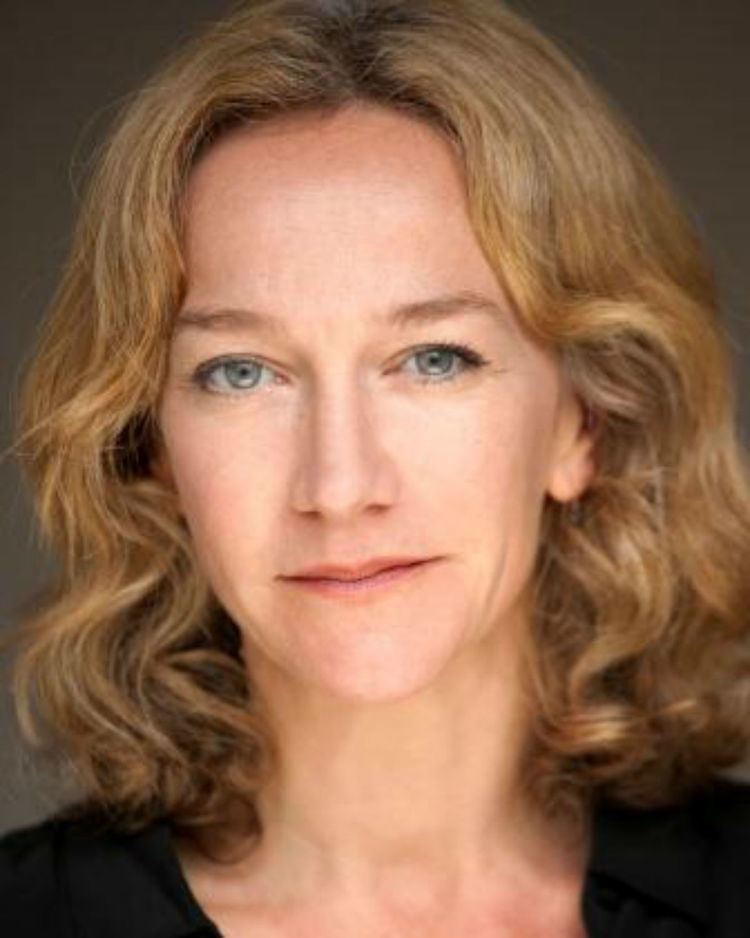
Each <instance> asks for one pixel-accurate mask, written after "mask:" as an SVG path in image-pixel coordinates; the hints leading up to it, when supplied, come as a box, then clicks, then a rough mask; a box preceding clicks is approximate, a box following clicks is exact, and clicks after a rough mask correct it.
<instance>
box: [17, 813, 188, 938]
mask: <svg viewBox="0 0 750 938" xmlns="http://www.w3.org/2000/svg"><path fill="white" fill-rule="evenodd" d="M115 899H116V902H115V901H114V900H115ZM204 925H205V920H204V919H203V918H202V916H201V914H200V910H199V909H198V908H197V906H196V905H195V902H194V900H193V899H192V896H191V895H190V894H189V891H188V889H187V886H186V884H185V881H184V879H183V878H182V876H181V875H180V870H179V867H178V864H177V861H176V859H175V857H174V853H173V852H172V849H171V839H170V833H169V830H168V827H167V825H166V824H165V823H164V822H161V821H158V822H154V823H153V824H151V825H149V826H147V827H145V828H142V829H141V830H139V831H135V832H121V831H117V830H114V829H112V828H110V827H107V826H106V825H105V824H103V823H102V821H101V819H98V818H87V819H79V820H75V821H74V820H69V819H63V818H61V817H57V816H55V817H50V818H47V819H45V820H43V821H41V822H40V823H37V824H34V825H30V826H27V827H23V828H18V829H16V830H12V831H10V832H8V833H6V834H5V835H3V836H2V837H0V935H6V934H7V935H24V936H28V938H36V936H37V935H38V936H42V935H43V936H44V938H78V936H83V935H86V936H89V935H106V936H107V938H121V936H122V938H125V936H127V938H140V936H141V935H151V934H154V933H157V932H158V933H159V934H163V935H164V936H166V938H171V936H172V935H174V936H175V938H177V936H181V935H183V934H186V933H187V931H188V930H190V929H195V928H196V927H202V926H204Z"/></svg>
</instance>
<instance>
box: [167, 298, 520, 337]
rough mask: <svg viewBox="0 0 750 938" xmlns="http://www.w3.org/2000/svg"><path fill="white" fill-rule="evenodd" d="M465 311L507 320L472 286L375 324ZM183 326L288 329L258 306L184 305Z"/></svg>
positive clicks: (179, 326) (401, 308) (405, 323)
mask: <svg viewBox="0 0 750 938" xmlns="http://www.w3.org/2000/svg"><path fill="white" fill-rule="evenodd" d="M467 313H480V314H483V315H485V316H490V317H492V318H493V319H495V320H497V321H498V323H499V324H500V325H507V324H508V322H507V319H508V310H506V309H504V308H503V307H502V306H501V305H500V304H499V303H497V302H496V301H494V300H491V299H489V297H486V296H483V295H482V294H481V293H477V292H476V291H474V290H461V291H459V292H458V293H450V294H445V295H443V296H435V297H431V298H430V299H427V300H414V301H412V302H409V303H402V304H400V305H398V306H396V307H394V308H393V309H391V310H389V311H388V313H386V314H385V315H384V316H380V317H377V318H376V319H375V324H376V325H378V324H382V325H385V326H395V327H396V328H398V329H405V328H407V327H409V326H412V325H422V324H425V323H428V324H429V323H436V322H443V321H445V320H447V319H451V318H453V317H456V316H459V315H466V314H467ZM186 329H198V330H201V331H208V332H214V331H223V330H226V331H232V330H239V329H242V330H245V331H255V332H265V333H267V334H269V335H274V336H286V337H288V336H289V329H288V328H287V326H286V324H285V323H284V322H282V321H281V320H280V319H279V318H278V317H276V316H269V315H268V314H267V313H263V312H260V311H259V310H254V309H247V308H235V307H228V308H225V307H217V308H214V307H204V308H199V309H183V310H181V311H180V312H179V313H178V316H177V320H176V322H175V326H174V331H175V333H178V332H182V331H183V330H186Z"/></svg>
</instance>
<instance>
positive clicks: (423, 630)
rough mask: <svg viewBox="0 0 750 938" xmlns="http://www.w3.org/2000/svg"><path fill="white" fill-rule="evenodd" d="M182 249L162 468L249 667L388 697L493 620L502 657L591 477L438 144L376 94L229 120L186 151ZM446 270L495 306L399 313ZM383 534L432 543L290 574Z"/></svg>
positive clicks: (375, 551)
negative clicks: (193, 160) (331, 585)
mask: <svg viewBox="0 0 750 938" xmlns="http://www.w3.org/2000/svg"><path fill="white" fill-rule="evenodd" d="M186 261H187V293H186V297H185V301H184V304H183V306H182V308H181V311H180V315H179V316H178V320H177V325H176V329H175V333H174V338H173V342H172V346H171V350H170V367H169V375H168V379H167V383H166V385H165V389H164V394H163V398H162V401H161V405H160V420H161V425H162V430H163V435H164V441H165V447H166V449H165V452H164V454H163V457H162V459H161V461H160V462H159V463H158V464H157V465H156V466H155V471H156V472H157V474H159V475H160V477H161V478H162V479H164V480H165V481H166V482H168V483H169V484H172V485H174V487H175V490H176V492H177V495H178V498H179V502H180V506H181V511H182V513H183V515H184V518H185V520H186V522H187V525H188V527H189V529H190V532H191V535H192V538H193V542H194V547H195V551H196V555H197V557H198V560H199V563H200V564H201V566H202V568H203V570H204V571H205V573H206V575H207V577H208V579H209V581H210V583H211V586H212V588H213V590H214V592H215V593H216V595H217V597H218V599H219V601H220V602H221V603H222V605H223V606H224V607H225V608H226V610H227V611H228V612H229V614H230V615H231V616H232V618H233V619H234V621H235V622H236V623H237V625H238V626H239V628H240V631H241V634H242V636H243V643H244V648H245V658H246V661H247V663H248V667H249V669H250V671H251V672H252V670H253V667H254V663H256V664H259V663H260V662H263V664H264V666H265V668H266V670H268V669H269V668H270V672H271V673H274V674H276V675H277V676H278V677H279V678H280V679H282V680H285V679H291V680H293V681H294V682H302V683H305V684H312V685H315V686H316V687H317V688H318V689H323V690H325V691H327V692H329V693H332V694H334V695H337V696H340V697H347V698H352V699H353V698H356V699H359V700H377V699H381V700H382V699H396V698H401V697H405V696H408V695H409V694H412V693H414V692H416V691H418V690H420V689H422V688H424V687H426V686H427V685H428V684H430V683H431V682H434V681H436V680H439V677H440V675H441V674H442V673H443V672H444V670H445V669H446V668H449V667H450V666H451V664H453V663H455V662H457V661H458V660H459V658H464V657H465V656H466V655H467V654H468V655H470V654H472V652H473V651H474V652H477V653H478V649H479V642H480V641H481V640H482V639H483V638H485V637H487V636H488V635H489V633H490V632H492V633H493V635H496V636H497V637H498V638H499V640H501V641H503V640H505V641H507V642H508V643H509V644H508V650H509V654H510V653H511V652H512V650H513V648H515V647H516V644H515V643H516V639H514V638H513V627H512V626H513V623H516V622H518V621H519V619H520V616H519V610H520V609H521V608H522V600H523V593H524V587H525V585H527V583H528V581H529V576H530V574H531V570H532V566H533V561H534V556H535V553H536V550H537V546H538V522H539V518H540V513H541V509H542V504H543V501H544V498H545V496H546V495H550V496H552V497H554V498H558V499H560V500H567V499H569V498H573V497H575V496H576V495H578V494H579V493H580V492H581V491H582V490H583V488H584V487H585V484H586V482H587V480H588V478H589V476H590V471H591V465H590V457H589V449H590V445H589V440H588V439H587V436H586V434H585V433H584V432H583V431H582V429H581V416H582V415H581V410H580V407H579V405H578V403H577V401H576V399H575V397H574V396H573V394H572V392H571V391H570V390H569V388H568V387H567V384H566V383H565V382H564V381H563V378H562V375H561V372H560V370H559V368H558V365H557V362H556V360H555V357H554V356H553V355H552V354H550V353H549V352H547V351H545V350H542V349H541V348H540V347H538V346H537V345H535V344H533V343H532V342H531V341H530V340H529V339H528V337H526V336H525V335H523V334H522V333H521V331H520V329H519V327H518V324H517V322H516V321H515V320H514V317H513V315H512V314H511V310H510V308H509V306H508V302H507V300H506V298H505V297H504V295H503V292H502V290H501V288H500V286H499V285H498V282H497V280H496V278H495V276H494V275H493V272H492V270H491V268H490V267H489V265H488V263H487V261H486V259H485V257H484V255H483V253H482V250H481V249H480V247H479V244H478V242H477V240H476V239H475V236H474V234H473V232H472V229H471V227H470V224H469V218H468V215H467V205H466V201H465V193H464V184H463V180H462V175H461V171H460V168H459V165H458V163H457V161H456V159H455V157H454V155H453V151H452V150H451V148H450V146H449V145H448V143H447V142H445V140H444V139H443V138H442V137H441V136H439V135H438V134H437V132H436V131H434V130H432V129H431V128H430V127H429V126H427V125H425V124H423V123H422V122H419V121H417V120H415V119H412V118H409V117H407V116H405V115H401V114H398V113H395V112H391V111H388V110H384V109H381V108H377V107H374V106H369V107H364V106H357V107H350V108H348V109H346V110H343V111H340V112H339V113H338V114H336V115H334V116H331V115H328V116H325V117H321V116H320V115H317V116H310V115H307V116H304V117H302V116H299V115H297V116H291V117H290V116H286V117H284V118H281V119H276V120H275V121H273V122H271V123H267V124H265V125H261V126H259V127H255V128H252V129H248V128H243V129H240V130H235V131H233V132H232V133H231V134H229V135H228V136H225V137H224V138H223V139H221V140H220V141H219V142H218V143H217V144H216V145H215V146H214V147H213V148H212V149H210V150H209V151H208V152H207V153H206V154H205V155H204V156H203V158H202V160H201V161H200V162H199V164H198V165H197V166H196V167H195V169H194V171H193V173H192V176H191V180H190V184H189V188H188V194H187V228H186ZM459 293H461V294H465V295H468V294H469V293H471V294H472V295H475V296H476V297H479V298H482V299H483V301H485V308H484V309H482V308H481V305H480V304H478V303H475V304H474V306H473V307H471V306H467V305H464V306H463V307H461V306H459V305H456V304H453V311H454V314H453V315H451V316H450V317H449V318H448V317H444V318H443V319H442V320H441V321H438V320H437V319H436V318H434V317H433V319H432V320H430V319H429V318H427V316H425V315H423V316H422V317H421V319H417V318H413V319H412V320H409V321H407V320H404V322H403V323H402V324H401V325H397V324H394V323H392V322H389V321H388V320H389V317H390V316H392V315H393V312H394V311H395V310H396V309H397V308H399V307H402V306H405V305H406V304H415V303H424V302H425V301H432V300H434V299H436V298H442V297H447V296H453V295H455V294H459ZM492 304H494V305H495V306H496V307H497V309H496V311H495V312H493V311H492ZM450 305H451V304H447V303H446V304H444V307H443V308H444V309H447V308H448V307H449V306H450ZM425 308H428V307H423V312H424V309H425ZM435 308H436V307H435V306H433V307H432V309H433V312H434V310H435ZM488 310H489V312H488ZM218 311H224V312H223V313H221V315H213V314H216V313H217V312H218ZM248 311H255V312H259V311H260V312H262V313H263V315H264V316H265V317H266V318H267V319H268V320H269V321H270V322H271V323H272V324H273V328H270V327H267V328H260V327H259V326H258V324H257V323H258V317H254V316H252V315H251V313H249V312H248ZM439 343H443V344H445V343H450V344H458V345H463V346H467V347H468V348H469V349H470V350H471V351H470V352H469V353H468V356H469V357H468V358H463V357H462V355H461V354H460V353H457V352H456V351H450V350H442V351H441V350H440V349H438V348H436V345H438V344H439ZM473 356H476V358H475V357H473ZM477 361H478V362H481V364H479V365H477V366H476V367H475V366H474V365H473V364H472V362H477ZM384 555H399V556H409V557H423V558H428V557H429V558H441V559H439V560H437V561H436V562H434V563H431V564H427V565H425V566H423V567H421V568H419V569H418V570H416V571H415V572H414V574H413V575H411V576H409V577H405V578H404V579H402V580H399V581H394V582H392V583H390V584H387V585H384V586H382V587H381V588H379V589H372V590H368V591H363V592H359V593H349V594H340V595H336V596H331V595H322V594H320V593H317V592H314V591H312V590H308V589H305V588H302V587H301V586H300V585H299V584H296V583H293V582H290V581H287V580H284V579H282V578H281V577H283V576H284V575H288V574H294V573H295V572H297V571H299V570H301V569H302V568H306V567H309V566H312V565H317V564H323V563H330V564H345V565H356V564H359V563H361V562H364V561H367V560H369V559H371V558H373V557H378V556H384Z"/></svg>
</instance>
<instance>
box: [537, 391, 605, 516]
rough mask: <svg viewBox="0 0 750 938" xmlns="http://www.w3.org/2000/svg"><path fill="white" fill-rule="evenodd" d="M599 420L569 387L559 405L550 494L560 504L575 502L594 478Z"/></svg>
mask: <svg viewBox="0 0 750 938" xmlns="http://www.w3.org/2000/svg"><path fill="white" fill-rule="evenodd" d="M595 439H596V426H595V419H594V417H593V414H592V413H591V411H590V410H589V409H588V408H587V407H586V406H585V405H584V404H583V403H582V402H581V400H580V398H579V397H578V396H577V395H576V394H575V393H574V392H573V391H572V390H571V389H570V388H569V387H566V388H565V390H564V392H563V395H562V398H561V400H560V404H559V406H558V412H557V419H556V425H555V433H554V440H553V445H552V451H551V460H550V468H549V475H548V478H547V488H546V491H547V493H548V494H549V495H550V496H551V497H552V498H554V499H555V500H556V501H558V502H568V501H574V500H575V499H576V498H579V497H580V496H581V495H582V494H583V492H585V491H586V489H587V488H588V486H589V484H590V483H591V480H592V479H593V477H594V472H595V470H596V466H595V463H594V455H593V450H594V442H595Z"/></svg>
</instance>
